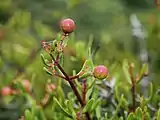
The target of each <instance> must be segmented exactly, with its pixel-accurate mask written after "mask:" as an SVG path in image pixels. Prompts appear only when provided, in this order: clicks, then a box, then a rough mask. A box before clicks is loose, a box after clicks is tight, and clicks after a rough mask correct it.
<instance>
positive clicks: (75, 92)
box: [49, 53, 92, 120]
mask: <svg viewBox="0 0 160 120" xmlns="http://www.w3.org/2000/svg"><path fill="white" fill-rule="evenodd" d="M49 55H50V56H51V58H52V60H53V61H54V62H56V63H55V64H56V66H57V67H58V68H59V70H60V71H61V72H62V74H63V75H64V76H65V77H66V80H67V81H68V82H69V84H70V86H71V88H72V90H73V92H74V94H75V95H76V97H77V99H78V101H79V102H80V104H81V106H82V107H84V106H85V103H84V102H83V100H82V98H81V96H80V94H79V92H78V90H77V88H76V86H75V84H74V82H73V81H72V80H70V77H69V75H68V74H67V73H66V72H65V71H64V69H63V68H62V67H61V65H60V64H59V63H57V61H56V60H55V58H54V56H53V55H52V54H51V53H50V54H49ZM85 114H86V117H87V119H88V120H92V119H91V117H90V114H89V113H88V112H86V113H85Z"/></svg>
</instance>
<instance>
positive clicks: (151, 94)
mask: <svg viewBox="0 0 160 120" xmlns="http://www.w3.org/2000/svg"><path fill="white" fill-rule="evenodd" d="M152 98H153V84H152V83H150V84H149V98H148V99H147V100H146V102H149V101H151V100H152Z"/></svg>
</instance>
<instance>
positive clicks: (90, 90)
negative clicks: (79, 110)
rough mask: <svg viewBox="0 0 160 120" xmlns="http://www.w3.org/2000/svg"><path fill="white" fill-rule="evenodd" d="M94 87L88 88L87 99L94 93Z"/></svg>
mask: <svg viewBox="0 0 160 120" xmlns="http://www.w3.org/2000/svg"><path fill="white" fill-rule="evenodd" d="M93 88H94V87H91V88H89V89H88V90H87V94H86V99H87V100H88V99H89V97H90V95H91V93H92V91H93Z"/></svg>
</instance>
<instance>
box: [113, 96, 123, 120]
mask: <svg viewBox="0 0 160 120" xmlns="http://www.w3.org/2000/svg"><path fill="white" fill-rule="evenodd" d="M123 100H124V95H123V94H122V95H121V98H120V101H119V103H118V105H117V108H116V110H115V111H114V115H113V116H112V118H111V120H114V119H115V117H116V116H117V114H118V112H119V110H120V107H121V106H122V103H123Z"/></svg>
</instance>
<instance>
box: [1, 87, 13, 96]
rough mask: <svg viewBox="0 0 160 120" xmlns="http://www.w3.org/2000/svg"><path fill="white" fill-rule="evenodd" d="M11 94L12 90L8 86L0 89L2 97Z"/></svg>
mask: <svg viewBox="0 0 160 120" xmlns="http://www.w3.org/2000/svg"><path fill="white" fill-rule="evenodd" d="M11 94H12V89H11V88H10V87H9V86H6V87H3V88H2V89H1V95H2V96H8V95H11Z"/></svg>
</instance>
